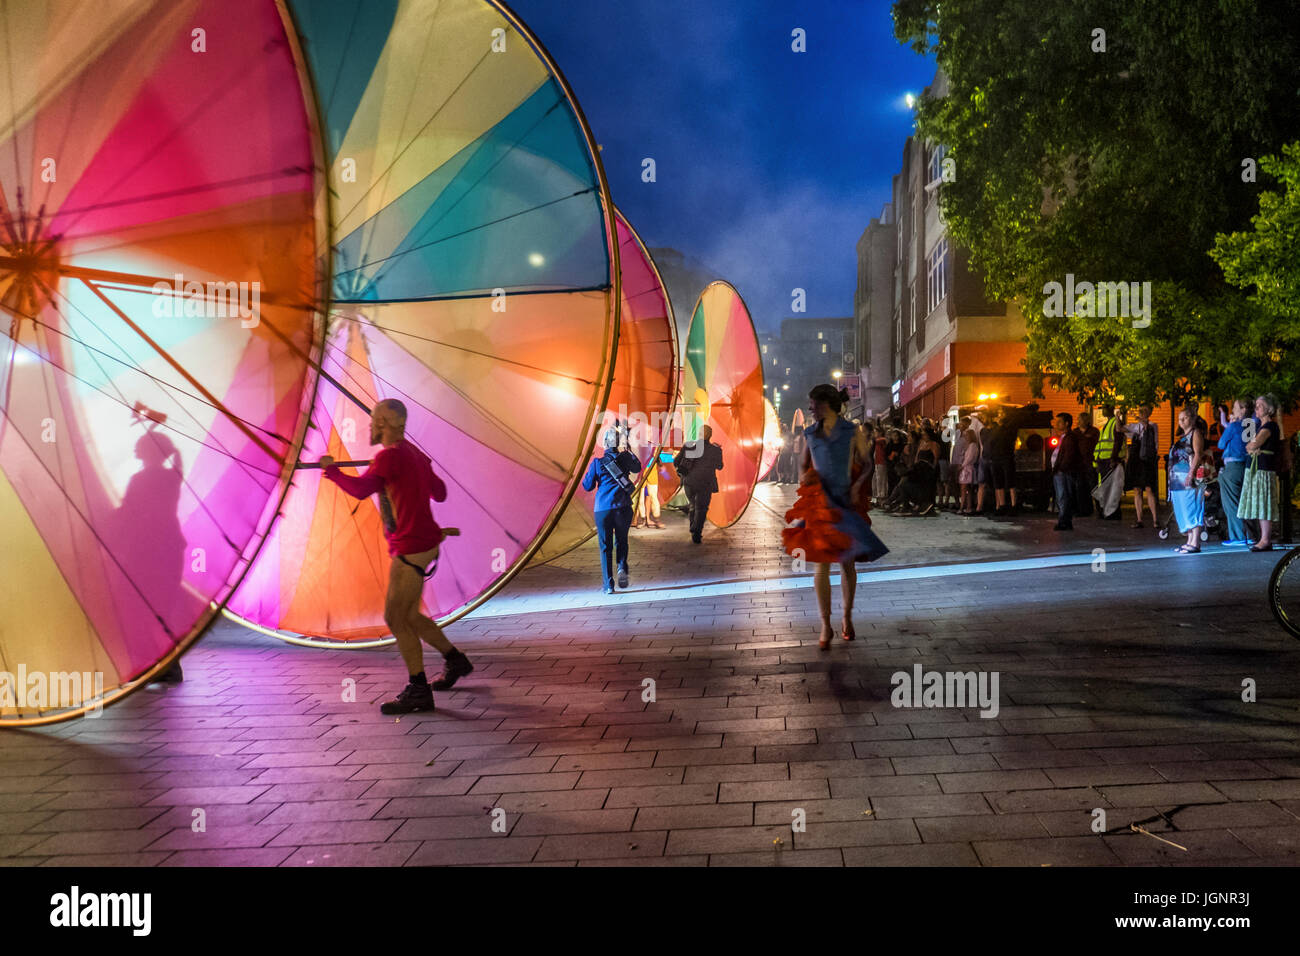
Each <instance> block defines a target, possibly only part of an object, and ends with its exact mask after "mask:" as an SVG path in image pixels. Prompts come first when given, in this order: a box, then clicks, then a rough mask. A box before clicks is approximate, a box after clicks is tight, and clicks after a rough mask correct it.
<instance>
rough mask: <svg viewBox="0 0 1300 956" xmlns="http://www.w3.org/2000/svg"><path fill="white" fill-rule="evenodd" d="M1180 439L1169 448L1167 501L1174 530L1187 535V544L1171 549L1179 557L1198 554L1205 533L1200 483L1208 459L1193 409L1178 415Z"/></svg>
mask: <svg viewBox="0 0 1300 956" xmlns="http://www.w3.org/2000/svg"><path fill="white" fill-rule="evenodd" d="M1178 424H1179V426H1180V427H1181V428H1182V431H1183V433H1182V437H1181V438H1179V439H1178V440H1177V441H1176V442H1174V444H1173V447H1172V448H1170V449H1169V501H1170V502H1171V503H1172V504H1173V506H1174V517H1175V518H1176V519H1177V520H1178V530H1179V531H1182V532H1183V533H1185V534H1186V535H1187V543H1186V544H1184V545H1182V546H1181V547H1178V548H1174V550H1175V551H1177V552H1178V553H1179V554H1200V551H1201V534H1202V533H1203V532H1204V530H1205V490H1204V488H1203V486H1202V484H1201V482H1200V480H1198V479H1200V478H1201V477H1202V475H1203V474H1204V467H1205V465H1206V460H1207V458H1208V456H1207V455H1206V453H1205V432H1204V431H1202V430H1201V427H1200V422H1199V421H1198V416H1197V414H1196V409H1195V408H1194V407H1191V406H1189V407H1187V408H1184V409H1183V410H1182V411H1181V412H1179V413H1178Z"/></svg>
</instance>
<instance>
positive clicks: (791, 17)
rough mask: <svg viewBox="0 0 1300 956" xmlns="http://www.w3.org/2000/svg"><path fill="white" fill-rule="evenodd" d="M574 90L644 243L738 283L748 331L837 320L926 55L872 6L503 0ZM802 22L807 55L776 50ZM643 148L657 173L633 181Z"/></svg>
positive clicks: (906, 127)
mask: <svg viewBox="0 0 1300 956" xmlns="http://www.w3.org/2000/svg"><path fill="white" fill-rule="evenodd" d="M511 6H512V8H513V9H514V10H515V12H516V13H518V14H519V15H520V17H522V18H523V20H524V21H525V22H526V23H527V24H528V25H529V26H530V27H531V28H532V29H533V31H534V32H535V33H536V34H537V36H538V37H539V38H540V39H541V41H542V43H543V44H545V46H546V47H547V49H548V50H549V51H550V52H551V55H552V56H553V57H554V58H555V60H556V62H557V63H558V64H559V65H560V69H561V70H563V71H564V74H565V76H566V78H567V79H568V80H569V83H570V85H571V86H572V87H573V89H574V92H575V93H576V95H577V97H578V101H579V103H580V104H581V106H582V108H583V111H584V112H585V113H586V115H587V120H588V122H589V123H590V124H591V128H592V130H593V131H594V132H595V135H596V140H597V142H599V143H600V144H601V145H602V146H603V147H604V150H603V152H602V154H601V156H602V159H603V161H604V164H605V170H606V173H607V174H608V176H609V181H610V190H611V192H612V193H613V196H614V201H615V202H616V203H617V204H618V205H619V207H620V208H621V209H622V210H623V212H624V213H625V214H626V215H627V217H628V219H629V220H630V221H631V222H632V224H633V225H634V226H635V227H636V228H637V230H638V231H639V232H640V233H641V236H642V238H643V239H644V240H645V242H646V244H647V245H649V246H652V247H654V246H671V247H673V248H676V249H679V250H681V251H682V252H684V253H686V254H687V255H688V256H692V257H694V258H696V259H698V260H700V261H701V262H703V263H704V264H706V265H707V266H708V267H709V268H710V270H716V272H717V277H718V278H724V279H727V280H729V281H730V282H732V283H733V284H734V285H735V286H736V287H737V289H739V290H740V292H741V294H742V295H743V296H744V298H745V300H746V301H747V302H748V304H749V306H750V309H751V310H752V312H753V313H754V318H755V322H756V323H757V324H758V325H759V327H760V329H767V330H771V331H775V330H776V327H777V324H778V323H779V322H780V320H781V319H782V318H784V317H787V316H789V315H790V314H791V313H790V304H791V300H790V294H791V289H793V288H795V287H801V288H803V289H805V290H806V291H807V297H808V301H807V313H806V314H807V315H809V316H826V315H833V316H840V315H851V314H852V312H853V291H854V287H855V285H856V282H857V265H856V254H855V251H854V246H855V244H856V242H857V240H858V238H859V236H861V235H862V230H863V229H865V228H866V226H867V223H868V221H869V220H870V219H871V217H873V216H877V215H879V214H880V210H881V207H882V206H883V205H884V204H885V203H886V202H888V201H889V195H890V178H891V177H892V176H893V175H894V173H896V172H897V171H898V168H899V164H900V163H901V160H902V148H903V141H904V140H905V139H906V138H907V136H908V135H909V134H910V133H911V131H912V115H911V112H910V111H909V110H908V109H907V108H906V106H905V104H904V102H903V96H904V94H905V93H907V92H912V93H918V94H919V93H920V92H921V90H922V89H923V88H924V87H925V86H926V85H928V84H929V82H930V81H931V80H932V79H933V77H934V63H933V60H932V59H930V58H924V57H920V56H918V55H916V54H915V53H913V52H912V51H911V50H910V49H909V48H907V47H904V46H902V45H900V44H899V43H898V42H896V41H895V40H894V36H893V32H892V24H891V20H890V17H889V10H890V4H889V3H888V2H887V0H816V2H809V3H798V2H792V0H743V2H741V0H728V2H721V0H655V2H632V0H513V2H512V3H511ZM796 27H801V28H803V29H804V30H805V31H806V36H807V41H806V42H807V52H806V53H795V52H793V51H792V50H791V43H792V37H791V31H792V30H794V29H795V28H796ZM646 157H652V158H653V159H654V160H655V162H656V165H657V176H658V181H657V182H654V183H643V182H642V181H641V169H642V165H641V164H642V160H643V159H644V158H646Z"/></svg>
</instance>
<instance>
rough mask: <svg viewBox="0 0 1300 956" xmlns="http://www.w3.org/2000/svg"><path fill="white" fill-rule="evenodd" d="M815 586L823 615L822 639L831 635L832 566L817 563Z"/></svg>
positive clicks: (819, 607)
mask: <svg viewBox="0 0 1300 956" xmlns="http://www.w3.org/2000/svg"><path fill="white" fill-rule="evenodd" d="M813 588H814V589H815V590H816V591H817V610H819V611H820V612H821V616H822V633H821V636H822V639H823V640H829V639H830V637H831V566H830V565H829V564H819V565H817V570H816V571H814V572H813Z"/></svg>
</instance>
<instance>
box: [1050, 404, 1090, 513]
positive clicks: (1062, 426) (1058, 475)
mask: <svg viewBox="0 0 1300 956" xmlns="http://www.w3.org/2000/svg"><path fill="white" fill-rule="evenodd" d="M1073 424H1074V416H1072V415H1071V414H1070V413H1069V412H1061V413H1059V414H1058V415H1057V416H1056V418H1055V420H1054V421H1053V422H1052V425H1053V427H1054V428H1055V431H1056V438H1057V445H1056V449H1055V450H1054V451H1053V452H1052V487H1053V489H1054V490H1055V492H1056V514H1057V521H1056V527H1055V528H1054V529H1053V530H1055V531H1073V530H1074V506H1075V500H1076V496H1077V495H1078V493H1079V480H1080V476H1081V473H1082V471H1083V452H1082V450H1081V448H1080V439H1079V433H1078V432H1076V431H1075V430H1074V429H1073V428H1072V426H1073Z"/></svg>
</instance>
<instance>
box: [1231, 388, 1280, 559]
mask: <svg viewBox="0 0 1300 956" xmlns="http://www.w3.org/2000/svg"><path fill="white" fill-rule="evenodd" d="M1276 416H1277V399H1276V398H1274V397H1273V396H1272V395H1261V396H1259V397H1258V398H1257V399H1255V417H1256V418H1257V419H1259V428H1257V429H1256V430H1255V437H1254V438H1252V439H1251V440H1250V441H1249V442H1247V443H1246V453H1247V454H1248V455H1250V468H1249V470H1248V471H1247V472H1246V477H1245V480H1244V481H1243V482H1242V485H1241V502H1240V504H1239V505H1238V506H1237V517H1238V518H1244V519H1247V520H1251V519H1254V520H1256V521H1258V522H1259V543H1258V544H1256V545H1255V546H1254V547H1252V548H1251V549H1250V550H1252V551H1272V550H1273V523H1274V522H1275V521H1280V520H1281V499H1282V495H1281V492H1280V488H1279V482H1278V478H1277V471H1278V458H1279V452H1280V451H1281V448H1282V427H1281V426H1280V425H1279V424H1278V423H1277V422H1276V421H1274V418H1275V417H1276Z"/></svg>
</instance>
